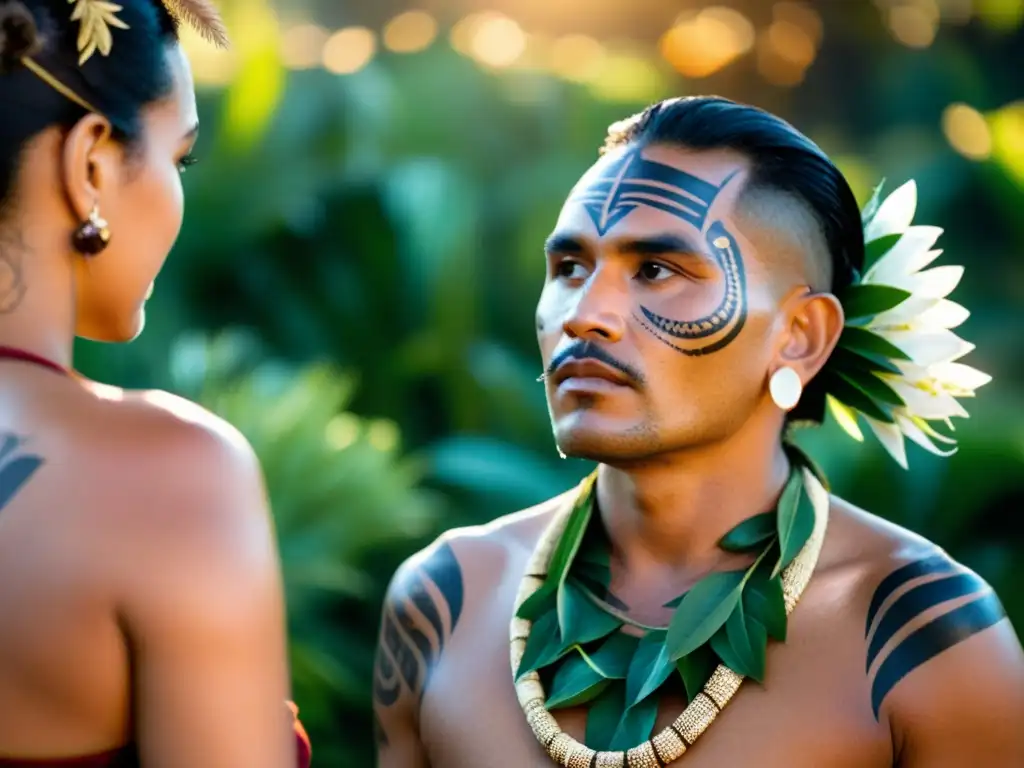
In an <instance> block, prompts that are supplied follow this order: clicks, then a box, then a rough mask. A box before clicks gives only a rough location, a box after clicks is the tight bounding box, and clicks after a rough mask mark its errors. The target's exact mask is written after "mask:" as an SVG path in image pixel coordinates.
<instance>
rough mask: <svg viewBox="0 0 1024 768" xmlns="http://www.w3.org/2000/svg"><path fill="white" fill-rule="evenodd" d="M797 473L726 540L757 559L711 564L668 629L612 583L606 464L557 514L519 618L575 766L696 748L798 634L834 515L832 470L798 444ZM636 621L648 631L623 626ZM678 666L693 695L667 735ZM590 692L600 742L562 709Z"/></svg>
mask: <svg viewBox="0 0 1024 768" xmlns="http://www.w3.org/2000/svg"><path fill="white" fill-rule="evenodd" d="M787 450H788V452H789V454H790V458H791V460H792V471H791V473H790V476H789V479H788V481H787V483H786V486H785V488H784V489H783V492H782V496H781V498H780V499H779V504H778V507H777V509H776V510H775V511H773V512H766V513H764V514H760V515H757V516H755V517H751V518H749V519H747V520H744V521H743V522H742V523H740V524H739V525H738V526H736V527H735V528H733V529H732V530H731V531H729V532H728V533H727V534H726V535H725V536H724V537H723V538H722V539H721V541H720V542H719V546H720V547H721V548H722V549H725V550H727V551H730V552H741V553H749V554H756V555H757V557H756V559H755V560H754V562H753V564H752V565H750V566H749V567H748V568H745V569H743V570H736V571H722V572H715V573H711V574H709V575H708V576H705V577H704V578H703V579H701V580H700V581H699V582H697V584H695V585H694V586H693V588H692V589H690V590H689V591H688V592H686V593H685V594H684V595H681V596H680V597H679V598H677V599H675V600H673V601H671V602H670V603H668V604H667V605H666V607H669V608H674V612H673V614H672V619H671V621H670V622H669V625H668V626H667V627H649V626H645V625H643V624H639V623H638V622H636V621H633V620H632V619H630V618H629V617H628V616H626V615H625V612H624V607H622V608H620V607H618V606H617V605H615V602H616V601H615V598H614V597H612V596H610V595H609V594H608V591H607V587H608V583H609V578H610V570H609V564H608V546H607V542H606V541H601V539H600V536H599V534H598V533H596V532H595V530H594V529H593V527H592V526H591V525H590V522H591V517H592V513H593V506H594V505H593V500H594V482H595V480H596V473H595V474H592V475H591V476H589V477H588V478H586V479H585V480H584V481H583V482H582V483H581V484H580V486H579V488H578V489H577V492H576V494H575V496H574V497H573V499H572V502H571V503H567V504H566V505H565V506H564V508H563V509H562V510H560V511H559V512H558V513H557V514H556V515H555V517H554V519H553V520H552V522H551V524H550V525H549V527H548V529H547V530H546V531H545V532H544V534H543V536H542V537H541V540H540V542H538V545H537V547H536V549H535V550H534V553H533V556H532V558H531V560H530V563H529V565H528V566H527V569H526V575H525V576H524V577H523V581H522V583H521V585H520V588H519V594H518V597H517V600H516V606H517V607H516V611H515V615H514V617H513V619H512V622H511V624H510V627H509V635H510V647H511V662H512V672H513V676H514V679H515V685H516V692H517V694H518V696H519V703H520V705H521V706H522V708H523V712H524V714H525V715H526V719H527V721H528V722H529V724H530V727H531V728H532V730H533V732H534V735H535V736H536V737H537V740H538V741H539V742H540V743H541V745H542V746H543V747H544V748H545V750H547V753H548V754H549V755H550V756H551V758H552V760H554V761H555V763H557V764H558V765H561V766H565V767H566V768H576V767H577V766H579V767H580V768H603V767H604V766H616V767H617V768H647V767H648V766H651V767H652V768H656V767H657V766H661V765H668V764H669V763H671V762H673V761H674V760H676V759H678V758H679V757H681V756H682V754H683V753H684V752H685V751H686V749H687V748H688V747H689V746H691V745H692V744H693V743H694V741H696V739H697V737H699V736H700V735H701V734H702V733H703V732H704V731H705V730H706V729H707V727H708V726H709V725H710V724H711V722H712V721H713V720H714V719H715V717H717V715H718V713H719V712H720V711H721V710H722V709H724V707H725V706H726V704H728V702H729V700H730V699H731V698H732V696H733V695H734V694H735V693H736V691H737V690H738V689H739V687H740V685H741V683H742V682H743V679H744V678H746V677H751V678H753V679H755V680H757V681H758V682H762V681H763V679H764V673H765V654H766V649H767V645H768V639H769V638H772V639H774V640H777V641H780V642H781V641H784V640H785V639H786V625H787V617H788V615H789V614H790V613H791V612H792V611H793V609H794V608H795V607H796V604H797V602H798V601H799V599H800V596H801V595H802V594H803V591H804V589H805V588H806V587H807V584H808V582H809V581H810V578H811V574H812V573H813V571H814V567H815V565H816V564H817V560H818V555H819V553H820V552H821V545H822V542H823V540H824V537H825V529H826V526H827V523H828V508H829V499H828V493H827V491H826V490H825V486H824V480H823V479H822V478H821V477H820V475H819V474H818V473H817V471H816V470H815V469H814V467H813V465H812V464H811V462H810V460H809V459H807V458H806V457H805V456H804V455H803V454H801V453H800V452H799V451H797V450H796V449H794V448H791V447H789V446H787ZM626 625H630V626H632V627H633V628H635V629H639V630H643V631H644V632H645V634H643V636H642V637H638V636H636V635H634V634H627V633H625V632H622V631H621V630H622V628H623V627H624V626H626ZM673 673H678V675H679V678H680V679H681V681H682V684H683V687H684V688H685V690H686V693H687V698H688V699H689V702H690V703H689V705H688V706H687V707H686V709H685V710H684V712H683V713H682V714H681V715H680V716H679V717H678V718H676V720H675V721H674V722H673V723H672V724H671V725H670V726H669V727H668V728H666V729H664V730H663V731H662V732H660V733H658V734H653V735H652V732H653V730H654V723H655V719H656V718H657V715H658V703H659V701H660V698H661V694H662V693H663V691H664V689H665V687H666V686H667V685H668V684H669V683H670V679H671V678H672V677H673ZM581 704H589V711H588V715H587V734H586V741H587V744H586V745H584V744H581V743H579V742H578V741H576V740H575V739H573V738H572V737H571V736H569V735H568V734H566V733H564V732H563V731H562V730H561V728H560V727H559V726H558V723H557V721H556V720H555V718H554V716H553V715H552V714H551V710H555V709H560V708H567V707H575V706H579V705H581Z"/></svg>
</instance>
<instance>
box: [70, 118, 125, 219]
mask: <svg viewBox="0 0 1024 768" xmlns="http://www.w3.org/2000/svg"><path fill="white" fill-rule="evenodd" d="M120 156H121V149H120V147H119V146H118V143H117V142H116V141H115V140H114V137H113V133H112V130H111V126H110V123H109V122H108V121H107V119H106V118H104V117H101V116H99V115H94V114H93V115H87V116H86V117H84V118H82V119H81V120H80V121H78V123H77V124H76V125H75V126H74V127H73V128H72V129H71V130H70V131H69V132H68V135H67V138H66V139H65V140H64V156H63V163H62V167H61V178H62V179H63V182H64V191H65V193H66V196H67V200H68V204H69V205H70V206H71V210H72V213H73V214H74V217H75V219H76V220H77V221H85V220H86V219H87V218H88V216H89V212H90V211H91V210H92V209H93V207H94V206H102V203H103V192H104V188H105V187H107V186H108V185H109V184H111V183H112V182H113V181H114V179H115V178H116V177H117V165H118V163H119V162H120Z"/></svg>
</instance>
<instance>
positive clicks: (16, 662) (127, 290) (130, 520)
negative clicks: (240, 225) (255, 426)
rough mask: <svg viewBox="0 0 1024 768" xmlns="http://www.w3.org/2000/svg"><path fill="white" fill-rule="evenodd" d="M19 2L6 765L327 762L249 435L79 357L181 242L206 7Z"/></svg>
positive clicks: (228, 766) (7, 450)
mask: <svg viewBox="0 0 1024 768" xmlns="http://www.w3.org/2000/svg"><path fill="white" fill-rule="evenodd" d="M119 2H120V5H114V4H112V3H107V2H102V1H101V0H71V2H69V1H68V0H0V104H2V105H3V107H2V111H3V114H2V117H0V712H3V717H2V718H0V766H8V767H10V766H37V767H39V766H54V767H56V766H70V765H74V766H77V767H78V768H100V767H106V768H113V767H114V766H117V767H118V768H125V767H126V766H139V765H141V766H145V768H185V767H186V766H187V767H189V768H193V767H194V768H201V767H213V766H216V768H282V767H284V766H295V765H296V764H297V763H298V764H299V765H308V761H309V745H308V741H307V740H306V738H305V734H304V733H303V732H302V727H301V725H300V724H299V723H298V721H297V719H296V718H295V715H294V714H293V713H294V708H289V707H288V706H286V704H285V702H286V701H287V699H288V697H289V670H288V664H287V652H286V630H285V612H284V600H283V594H282V587H281V577H280V565H279V561H278V555H277V546H276V540H275V536H274V531H273V525H272V520H271V516H270V514H269V511H268V509H267V501H266V496H265V492H264V488H263V483H262V478H261V473H260V468H259V465H258V462H257V461H256V459H255V457H254V455H253V452H252V450H251V448H250V447H249V445H248V444H247V443H246V441H245V440H244V439H243V438H242V437H241V436H240V435H239V434H238V433H237V432H236V431H235V430H234V429H232V428H231V427H230V426H228V425H227V424H225V423H224V422H223V421H221V420H219V419H218V418H216V417H215V416H213V415H211V414H210V413H207V412H206V411H204V410H203V409H201V408H199V407H198V406H196V405H193V404H191V403H188V402H185V401H182V400H179V399H177V398H175V397H173V396H171V395H168V394H164V393H159V392H146V393H137V392H125V391H122V390H120V389H116V388H114V387H108V386H103V385H100V384H97V383H94V382H91V381H87V380H84V379H83V378H82V377H80V376H78V375H76V374H74V373H73V372H72V369H71V350H72V344H73V340H74V338H75V337H76V336H80V337H84V338H89V339H94V340H99V341H106V342H126V341H129V340H131V339H133V338H135V337H136V336H137V335H138V334H139V333H140V332H141V330H142V327H143V324H144V319H143V318H144V304H145V301H146V299H147V298H148V296H149V292H150V289H151V286H152V283H153V280H154V279H155V277H156V276H157V273H158V272H159V271H160V268H161V266H162V265H163V262H164V260H165V259H166V257H167V255H168V253H169V252H170V250H171V247H172V245H173V243H174V241H175V239H176V237H177V235H178V231H179V229H180V226H181V222H182V215H183V200H182V188H181V182H180V179H179V173H180V172H181V171H182V170H184V168H185V167H186V166H187V165H188V164H190V163H191V162H192V159H191V155H190V152H191V151H192V146H193V144H194V143H195V141H196V136H197V132H198V123H197V117H196V104H195V94H194V92H193V85H192V79H191V75H190V71H189V66H188V62H187V60H186V58H185V56H184V54H183V53H182V50H181V48H180V46H179V45H178V25H179V22H187V23H189V24H190V25H191V26H193V27H194V28H196V29H197V30H198V31H200V32H201V33H203V34H204V36H205V37H207V38H208V39H210V40H211V41H212V42H215V43H220V44H224V43H225V42H226V35H225V33H224V28H223V25H222V23H221V21H220V18H219V16H218V15H217V13H216V11H215V10H214V9H213V8H212V7H211V6H210V5H209V4H208V3H207V2H206V0H166V2H163V1H162V0H119Z"/></svg>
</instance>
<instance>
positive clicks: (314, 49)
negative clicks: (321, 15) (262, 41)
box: [281, 24, 331, 69]
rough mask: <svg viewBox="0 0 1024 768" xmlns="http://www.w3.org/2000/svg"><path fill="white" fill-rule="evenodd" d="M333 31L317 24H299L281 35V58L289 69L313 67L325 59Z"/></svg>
mask: <svg viewBox="0 0 1024 768" xmlns="http://www.w3.org/2000/svg"><path fill="white" fill-rule="evenodd" d="M330 35H331V33H330V32H328V31H327V30H326V29H324V28H323V27H320V26H317V25H316V24H299V25H298V26H295V27H292V28H291V29H289V30H287V31H286V32H285V33H284V35H283V36H282V37H281V60H282V62H283V63H284V65H285V66H286V67H288V68H289V69H313V68H314V67H319V66H320V64H321V62H322V61H323V51H324V46H325V45H326V44H327V40H328V38H330Z"/></svg>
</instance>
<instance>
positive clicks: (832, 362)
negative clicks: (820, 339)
mask: <svg viewBox="0 0 1024 768" xmlns="http://www.w3.org/2000/svg"><path fill="white" fill-rule="evenodd" d="M828 365H829V368H831V369H833V370H837V371H845V370H850V369H854V370H860V371H866V372H868V373H892V374H895V375H897V376H898V375H900V369H899V368H897V367H896V366H895V365H894V364H893V363H891V362H890V361H889V360H887V359H886V358H884V357H881V356H880V355H872V354H870V353H865V352H859V351H857V350H854V349H849V348H847V347H836V348H835V349H834V350H833V351H832V354H831V355H830V356H829V359H828Z"/></svg>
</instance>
